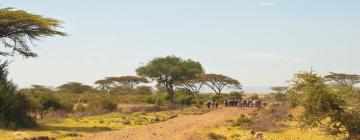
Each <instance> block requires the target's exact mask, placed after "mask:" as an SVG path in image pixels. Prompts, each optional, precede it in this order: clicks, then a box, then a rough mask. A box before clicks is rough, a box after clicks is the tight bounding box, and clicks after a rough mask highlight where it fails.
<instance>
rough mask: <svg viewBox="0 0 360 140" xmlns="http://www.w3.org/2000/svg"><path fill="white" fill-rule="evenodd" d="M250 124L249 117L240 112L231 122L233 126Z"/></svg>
mask: <svg viewBox="0 0 360 140" xmlns="http://www.w3.org/2000/svg"><path fill="white" fill-rule="evenodd" d="M250 124H251V119H250V118H248V117H246V116H245V115H243V114H241V115H240V117H239V118H238V119H237V120H235V121H233V122H232V125H233V126H249V125H250Z"/></svg>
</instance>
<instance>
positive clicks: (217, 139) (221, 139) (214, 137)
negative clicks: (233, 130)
mask: <svg viewBox="0 0 360 140" xmlns="http://www.w3.org/2000/svg"><path fill="white" fill-rule="evenodd" d="M208 137H209V139H210V140H226V137H225V136H223V135H220V134H216V133H213V132H210V133H208Z"/></svg>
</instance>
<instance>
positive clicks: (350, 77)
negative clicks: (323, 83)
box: [325, 72, 360, 86]
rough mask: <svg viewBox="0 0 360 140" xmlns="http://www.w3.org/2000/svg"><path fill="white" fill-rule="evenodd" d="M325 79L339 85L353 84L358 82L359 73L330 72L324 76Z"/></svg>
mask: <svg viewBox="0 0 360 140" xmlns="http://www.w3.org/2000/svg"><path fill="white" fill-rule="evenodd" d="M325 79H326V80H327V81H330V82H332V83H334V84H336V85H340V86H354V85H356V84H359V83H360V75H357V74H345V73H334V72H330V74H329V75H326V76H325Z"/></svg>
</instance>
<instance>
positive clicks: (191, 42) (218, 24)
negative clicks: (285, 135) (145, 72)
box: [0, 0, 360, 91]
mask: <svg viewBox="0 0 360 140" xmlns="http://www.w3.org/2000/svg"><path fill="white" fill-rule="evenodd" d="M0 4H1V6H0V7H15V8H18V9H24V10H27V11H30V12H33V13H37V14H41V15H44V16H47V17H54V18H58V19H61V20H63V21H64V29H63V30H64V31H66V32H67V33H68V34H69V36H68V37H55V38H47V39H44V40H42V41H39V42H37V43H36V44H37V47H36V49H35V50H36V51H37V52H38V54H39V57H38V58H34V59H33V58H32V59H22V58H17V59H16V60H14V62H13V63H12V64H11V67H10V76H11V78H12V79H13V80H14V81H15V83H17V84H19V85H20V86H21V87H27V86H29V85H31V84H43V85H50V86H57V85H59V84H62V83H65V82H66V81H78V82H83V83H86V84H92V83H93V81H95V80H98V79H101V78H103V77H105V76H118V75H134V74H135V72H134V69H136V68H137V67H138V66H139V65H141V63H146V62H147V61H148V60H150V59H151V58H154V57H158V56H166V55H177V56H181V57H183V58H190V59H194V60H197V61H200V62H201V63H202V64H203V67H204V68H205V69H206V72H208V73H222V74H225V75H228V76H232V77H234V78H236V79H238V80H239V81H241V82H242V84H243V85H244V86H245V87H247V88H245V90H248V91H264V88H254V87H268V86H274V85H283V84H285V81H286V80H288V79H290V78H291V77H292V75H293V74H294V73H295V72H298V71H302V70H309V69H310V68H311V66H312V67H313V68H314V70H316V71H317V72H319V73H321V74H326V73H327V72H329V71H334V72H344V73H357V74H360V61H359V60H360V55H359V52H360V18H359V17H360V1H358V0H341V1H340V0H101V1H100V0H86V1H85V0H83V1H80V0H78V1H74V0H58V1H54V0H52V1H50V0H47V1H45V0H36V1H31V2H30V1H26V2H24V1H23V0H2V1H1V2H0Z"/></svg>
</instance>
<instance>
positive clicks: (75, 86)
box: [58, 82, 93, 94]
mask: <svg viewBox="0 0 360 140" xmlns="http://www.w3.org/2000/svg"><path fill="white" fill-rule="evenodd" d="M58 89H59V91H60V92H70V93H75V94H82V93H85V92H89V91H93V88H92V87H91V86H88V85H84V84H82V83H78V82H67V83H66V84H63V85H61V86H59V87H58Z"/></svg>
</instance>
